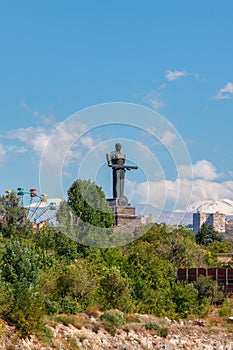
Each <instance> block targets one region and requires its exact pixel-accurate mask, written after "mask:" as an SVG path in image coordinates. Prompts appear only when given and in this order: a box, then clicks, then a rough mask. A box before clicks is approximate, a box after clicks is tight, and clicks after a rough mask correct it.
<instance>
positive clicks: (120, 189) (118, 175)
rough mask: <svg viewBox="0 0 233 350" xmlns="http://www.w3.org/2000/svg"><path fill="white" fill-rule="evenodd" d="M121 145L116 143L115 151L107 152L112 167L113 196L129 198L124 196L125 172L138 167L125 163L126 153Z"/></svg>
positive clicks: (109, 164)
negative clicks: (122, 151)
mask: <svg viewBox="0 0 233 350" xmlns="http://www.w3.org/2000/svg"><path fill="white" fill-rule="evenodd" d="M121 147H122V145H121V144H120V143H116V145H115V151H113V152H111V153H107V155H106V156H107V162H108V166H109V167H111V168H112V177H113V198H122V199H123V198H125V200H127V198H126V197H124V185H125V172H126V170H131V169H138V167H137V166H131V165H126V164H125V160H126V155H125V154H123V153H121ZM125 200H123V202H125Z"/></svg>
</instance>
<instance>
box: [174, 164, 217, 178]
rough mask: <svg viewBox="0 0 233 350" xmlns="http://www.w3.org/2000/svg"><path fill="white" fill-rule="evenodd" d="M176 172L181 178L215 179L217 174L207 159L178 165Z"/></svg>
mask: <svg viewBox="0 0 233 350" xmlns="http://www.w3.org/2000/svg"><path fill="white" fill-rule="evenodd" d="M178 173H179V176H180V177H181V178H189V179H190V178H192V177H193V178H194V179H204V180H216V179H217V178H218V177H219V174H217V172H216V168H215V166H214V165H213V164H212V163H210V162H209V161H208V160H199V161H198V162H197V163H196V164H194V165H180V166H179V167H178Z"/></svg>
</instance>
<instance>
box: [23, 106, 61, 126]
mask: <svg viewBox="0 0 233 350" xmlns="http://www.w3.org/2000/svg"><path fill="white" fill-rule="evenodd" d="M20 105H21V106H22V107H23V108H24V109H25V110H26V111H28V112H29V113H30V114H32V115H33V117H35V118H38V119H40V120H41V121H42V122H43V123H44V124H45V125H53V124H54V123H55V118H54V117H53V116H52V115H45V114H42V113H40V112H38V111H36V110H34V109H33V108H31V107H30V106H29V105H28V104H27V103H26V102H25V101H23V100H21V101H20Z"/></svg>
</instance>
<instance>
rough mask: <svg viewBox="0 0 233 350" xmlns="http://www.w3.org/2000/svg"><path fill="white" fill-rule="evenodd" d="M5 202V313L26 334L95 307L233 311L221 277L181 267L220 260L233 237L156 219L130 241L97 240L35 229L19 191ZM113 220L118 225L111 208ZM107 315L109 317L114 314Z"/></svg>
mask: <svg viewBox="0 0 233 350" xmlns="http://www.w3.org/2000/svg"><path fill="white" fill-rule="evenodd" d="M1 204H2V211H3V214H4V220H3V221H2V222H1V226H0V254H1V265H0V316H1V317H2V318H3V319H4V320H5V321H7V322H8V323H9V324H10V325H14V326H15V327H16V329H17V331H18V333H19V335H20V336H23V337H25V336H28V335H30V334H35V335H36V336H37V337H39V338H41V339H42V338H46V337H49V328H47V327H46V326H45V323H46V322H45V321H46V320H48V319H49V320H54V317H59V315H64V314H66V315H67V317H70V315H75V314H77V313H82V312H87V310H91V309H94V310H99V311H100V312H102V314H105V315H107V311H108V310H110V309H118V310H120V311H121V312H122V313H124V315H127V314H128V315H130V314H132V313H139V314H151V315H154V316H156V317H165V316H166V317H167V318H169V319H174V320H177V319H180V318H187V317H190V316H196V317H204V316H206V315H208V313H210V311H211V310H212V308H213V306H216V305H217V306H218V308H219V311H220V312H222V314H223V315H228V314H229V313H230V312H231V308H230V306H229V305H228V304H227V302H226V300H224V296H223V294H222V293H221V292H219V291H218V290H217V285H216V284H215V282H214V281H212V280H211V279H209V278H206V277H205V278H204V277H202V278H199V280H197V281H196V282H195V283H192V284H186V283H181V282H177V280H176V272H177V268H178V267H199V266H208V267H210V266H215V267H217V266H218V262H217V258H216V256H217V253H218V252H224V251H232V250H233V246H232V242H228V241H221V239H219V237H218V236H216V237H215V236H214V235H213V234H212V233H211V234H212V236H211V237H212V239H211V240H204V239H203V240H200V237H199V236H200V235H199V236H198V237H199V241H200V243H199V244H198V243H196V240H195V236H194V234H193V233H192V232H191V231H190V230H189V229H187V228H185V227H182V226H180V227H177V228H172V229H171V228H169V227H167V226H166V225H157V224H155V225H154V226H153V227H150V228H148V230H147V232H146V233H145V234H144V235H143V236H142V237H140V238H139V239H137V240H134V241H133V242H132V243H130V244H128V245H124V246H121V247H116V248H101V249H100V248H90V247H86V246H83V245H81V244H79V243H77V241H75V240H74V239H71V238H70V237H69V236H68V235H66V234H64V231H63V232H61V231H59V229H58V228H52V227H45V228H43V229H40V230H37V231H35V230H33V228H32V225H31V223H30V222H28V221H27V220H26V219H25V218H24V219H23V220H22V217H23V216H24V211H23V209H22V208H21V206H20V204H19V202H18V200H17V197H16V195H15V194H14V193H12V194H11V196H10V198H9V197H8V198H6V197H4V196H3V197H1ZM107 215H110V214H109V213H108V214H107ZM101 220H103V218H101ZM106 222H107V225H108V226H111V225H110V224H111V217H110V216H108V217H107V218H106ZM204 233H205V234H208V232H207V233H206V231H204ZM87 234H89V233H87ZM215 238H216V239H215ZM103 317H104V316H103ZM105 317H106V319H105V322H109V320H108V319H107V318H108V317H111V315H110V316H105ZM124 317H125V316H124ZM56 319H58V318H56ZM110 321H111V320H110ZM121 321H122V319H121V318H120V317H118V319H117V320H114V322H121ZM122 322H123V321H122ZM110 323H111V322H110ZM113 331H114V330H113ZM110 332H111V329H110ZM164 332H165V331H164Z"/></svg>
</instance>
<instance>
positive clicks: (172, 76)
mask: <svg viewBox="0 0 233 350" xmlns="http://www.w3.org/2000/svg"><path fill="white" fill-rule="evenodd" d="M186 75H188V73H187V72H186V71H180V70H174V71H172V70H168V71H167V73H166V78H167V80H169V81H172V80H177V79H179V78H180V77H185V76H186Z"/></svg>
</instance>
